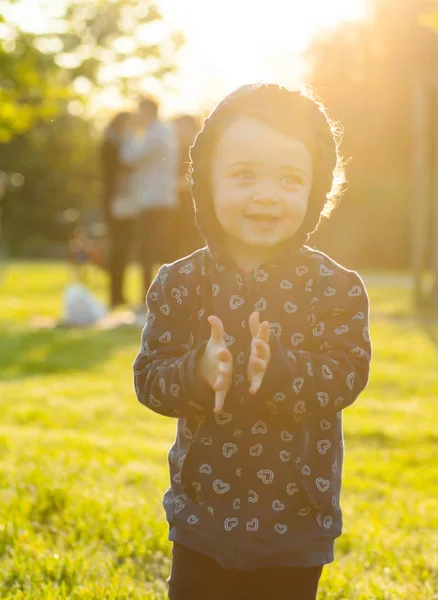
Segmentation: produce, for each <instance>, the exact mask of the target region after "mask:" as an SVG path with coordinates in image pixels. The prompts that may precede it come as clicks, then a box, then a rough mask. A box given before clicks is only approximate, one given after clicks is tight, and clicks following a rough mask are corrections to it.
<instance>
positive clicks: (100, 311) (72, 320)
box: [63, 283, 108, 325]
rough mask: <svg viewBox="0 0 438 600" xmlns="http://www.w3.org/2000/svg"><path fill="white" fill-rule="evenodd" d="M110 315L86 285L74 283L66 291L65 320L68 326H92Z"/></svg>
mask: <svg viewBox="0 0 438 600" xmlns="http://www.w3.org/2000/svg"><path fill="white" fill-rule="evenodd" d="M107 314H108V311H107V309H106V307H105V306H104V304H103V303H102V302H101V301H100V300H98V299H97V298H96V297H95V296H94V295H93V294H92V293H91V292H90V290H88V289H87V288H86V287H85V286H84V285H82V284H80V283H72V284H71V285H69V286H68V287H67V288H66V289H65V291H64V318H63V322H64V323H65V324H66V325H92V324H93V323H95V322H96V321H98V320H99V319H102V318H103V317H105V316H106V315H107Z"/></svg>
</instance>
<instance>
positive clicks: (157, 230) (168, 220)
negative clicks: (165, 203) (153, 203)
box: [138, 208, 174, 303]
mask: <svg viewBox="0 0 438 600" xmlns="http://www.w3.org/2000/svg"><path fill="white" fill-rule="evenodd" d="M138 238H139V248H138V250H139V260H140V265H141V268H142V272H143V297H142V300H141V301H142V303H144V300H145V297H146V292H147V291H148V289H149V287H150V285H151V283H152V279H153V277H154V266H155V265H156V264H157V263H159V264H162V263H165V262H167V261H170V260H172V258H173V254H174V251H173V246H174V235H173V211H172V210H170V209H161V208H153V209H150V210H144V211H143V212H142V213H140V216H139V218H138Z"/></svg>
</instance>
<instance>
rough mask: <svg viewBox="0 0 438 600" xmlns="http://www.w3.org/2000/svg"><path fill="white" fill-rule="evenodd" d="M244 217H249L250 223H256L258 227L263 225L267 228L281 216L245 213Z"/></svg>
mask: <svg viewBox="0 0 438 600" xmlns="http://www.w3.org/2000/svg"><path fill="white" fill-rule="evenodd" d="M245 218H246V219H249V220H250V221H251V222H252V223H254V224H256V225H258V226H259V227H263V228H266V229H269V228H270V227H274V226H275V225H277V223H279V222H280V219H281V217H278V216H276V215H270V214H254V215H245Z"/></svg>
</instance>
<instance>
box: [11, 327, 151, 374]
mask: <svg viewBox="0 0 438 600" xmlns="http://www.w3.org/2000/svg"><path fill="white" fill-rule="evenodd" d="M136 345H137V346H138V347H139V345H140V330H139V329H130V328H126V329H123V328H120V329H115V330H111V331H108V330H106V331H102V330H93V329H83V330H73V329H38V330H26V331H17V330H15V331H7V332H0V379H2V380H3V381H4V380H8V379H16V378H18V377H32V376H34V375H41V374H52V373H71V372H74V371H75V372H77V371H82V370H87V369H92V368H94V367H96V366H97V365H99V364H100V363H102V362H105V361H106V360H107V359H108V358H109V357H110V356H111V355H112V354H113V353H114V352H116V351H118V350H120V349H121V348H122V347H124V346H133V356H132V359H133V360H134V358H135V352H136Z"/></svg>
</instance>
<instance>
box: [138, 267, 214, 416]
mask: <svg viewBox="0 0 438 600" xmlns="http://www.w3.org/2000/svg"><path fill="white" fill-rule="evenodd" d="M172 269H173V267H166V266H164V267H162V268H161V269H160V271H159V273H158V275H157V277H156V278H155V280H154V282H153V283H152V285H151V287H150V289H149V292H148V295H147V307H148V312H147V317H146V325H145V327H144V329H143V333H142V339H141V348H140V351H139V353H138V355H137V358H136V359H135V362H134V384H135V391H136V394H137V398H138V400H139V401H140V402H141V403H142V404H144V405H145V406H147V407H148V408H150V409H151V410H153V411H154V412H156V413H159V414H161V415H165V416H167V417H181V416H188V415H199V414H200V411H201V412H202V411H203V410H204V409H211V410H213V406H214V393H213V390H212V389H211V388H210V387H209V386H208V385H207V384H205V383H203V382H202V381H198V379H197V377H196V372H195V367H196V363H197V360H198V358H199V357H200V355H201V354H202V352H203V350H204V347H205V344H206V342H204V343H202V344H200V345H199V346H198V347H197V348H193V333H192V332H191V318H190V305H191V304H193V298H191V297H189V293H188V290H187V287H185V286H184V285H177V282H176V281H175V283H174V284H171V283H169V280H171V279H172V277H171V274H172V273H171V271H172Z"/></svg>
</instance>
